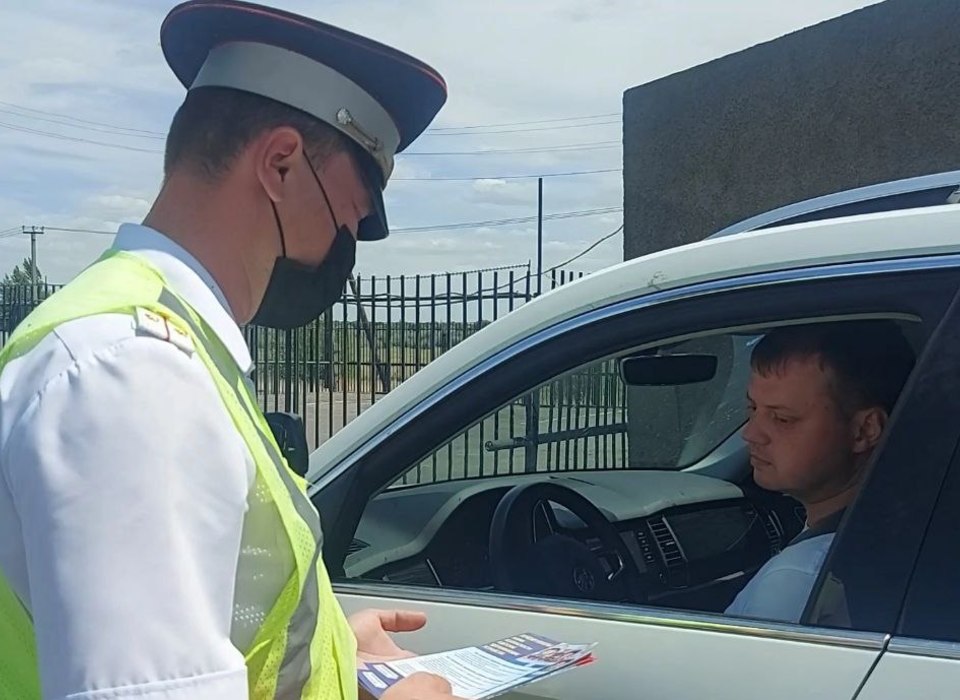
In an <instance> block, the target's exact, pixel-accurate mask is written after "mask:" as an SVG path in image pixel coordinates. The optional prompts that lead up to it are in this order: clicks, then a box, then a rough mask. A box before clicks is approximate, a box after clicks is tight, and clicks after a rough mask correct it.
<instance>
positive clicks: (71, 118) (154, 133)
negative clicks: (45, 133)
mask: <svg viewBox="0 0 960 700" xmlns="http://www.w3.org/2000/svg"><path fill="white" fill-rule="evenodd" d="M0 105H3V106H5V107H12V108H13V109H18V110H20V111H21V112H31V113H33V114H43V115H46V116H50V117H58V118H60V119H67V120H69V121H72V122H77V123H79V124H89V125H90V126H102V127H106V128H108V129H116V130H117V131H129V132H132V133H137V134H143V135H146V136H156V137H160V138H164V137H165V134H163V133H162V132H160V131H150V130H148V129H136V128H133V127H129V126H117V125H116V124H106V123H104V122H95V121H90V120H88V119H80V118H79V117H74V116H72V115H69V114H59V113H57V112H49V111H47V110H43V109H33V108H32V107H23V106H22V105H17V104H13V103H12V102H4V101H2V100H0Z"/></svg>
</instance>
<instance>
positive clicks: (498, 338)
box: [307, 204, 960, 481]
mask: <svg viewBox="0 0 960 700" xmlns="http://www.w3.org/2000/svg"><path fill="white" fill-rule="evenodd" d="M951 253H960V205H954V204H950V205H942V206H936V207H928V208H923V209H910V210H904V211H893V212H881V213H874V214H864V215H859V216H850V217H844V218H838V219H829V220H822V221H813V222H806V223H800V224H791V225H787V226H781V227H777V228H768V229H763V230H759V231H752V232H747V233H740V234H735V235H729V236H724V237H718V238H711V239H707V240H705V241H700V242H697V243H692V244H689V245H685V246H680V247H676V248H670V249H667V250H663V251H659V252H656V253H652V254H650V255H646V256H643V257H640V258H636V259H634V260H629V261H626V262H622V263H619V264H616V265H613V266H611V267H608V268H605V269H603V270H600V271H598V272H594V273H591V274H589V275H586V276H584V277H582V278H580V279H578V280H577V281H575V282H571V283H569V284H566V285H564V286H561V287H558V288H557V289H554V290H552V291H550V292H548V293H545V294H544V295H543V296H541V297H538V298H536V299H534V300H532V301H530V302H529V303H527V304H524V305H523V306H521V307H519V308H517V309H515V310H514V311H511V312H510V313H509V314H507V315H505V316H503V317H501V318H500V319H498V320H497V321H494V322H493V323H491V324H490V325H488V326H486V327H485V328H483V329H482V330H480V331H478V332H477V333H475V334H473V335H471V336H470V337H468V338H466V339H465V340H464V341H463V342H461V343H459V344H457V345H455V346H454V347H453V348H451V349H450V350H448V351H447V352H445V353H444V354H443V355H441V356H440V357H438V358H437V359H435V360H433V361H432V362H431V363H429V364H428V365H427V366H426V367H424V368H423V369H421V370H420V371H419V372H418V373H417V374H415V375H414V376H412V377H410V378H409V379H407V380H406V381H405V382H403V383H402V384H400V385H399V386H398V387H396V388H395V389H393V390H392V391H390V392H389V393H388V394H387V395H386V396H384V397H383V398H381V399H379V400H378V401H377V402H376V403H374V404H373V405H372V406H371V407H370V408H368V409H366V410H365V411H364V412H363V413H362V414H361V415H360V416H358V417H357V418H356V419H354V420H352V421H351V422H350V423H348V424H347V425H346V426H345V427H344V428H343V429H341V430H340V431H338V432H337V433H335V434H334V435H333V436H332V437H331V438H330V439H328V440H327V441H326V442H324V443H323V444H322V445H321V446H320V447H319V448H318V449H317V450H315V451H314V452H313V454H312V455H311V457H310V469H309V471H308V476H307V478H308V481H313V480H315V479H316V478H317V477H319V476H320V475H321V474H322V473H324V472H325V471H326V470H327V468H328V467H330V466H332V465H334V464H337V463H339V462H340V461H341V460H342V459H343V458H345V457H346V456H347V455H348V454H349V453H350V452H352V451H353V450H354V449H356V448H358V447H360V446H361V445H362V444H363V443H365V442H366V441H367V440H369V439H370V438H372V437H374V436H375V435H377V434H378V433H379V432H380V431H382V430H383V429H385V428H386V427H387V426H388V425H389V424H390V423H391V422H392V421H393V420H394V419H395V418H396V417H397V416H398V415H400V414H401V413H403V412H405V411H406V410H408V409H410V408H412V407H413V406H415V405H416V404H417V403H419V401H420V400H421V398H422V397H426V396H428V395H430V394H432V393H434V392H435V391H437V390H439V389H440V388H441V387H443V386H444V385H446V384H447V383H448V382H450V381H451V380H452V379H454V378H455V377H456V376H458V375H460V374H462V373H463V372H466V371H468V370H469V369H471V368H472V367H475V366H476V365H478V364H480V363H481V362H483V361H484V360H486V359H488V358H489V357H491V356H492V355H494V354H496V353H497V352H499V351H501V350H503V349H504V348H507V347H509V346H511V345H513V344H515V343H516V342H518V341H520V340H522V339H523V338H525V337H527V336H530V335H533V334H535V333H537V332H538V331H541V330H543V329H545V328H548V327H550V326H553V325H555V324H557V323H560V322H562V321H564V320H567V319H570V318H573V317H575V316H578V315H580V314H582V313H585V312H588V311H591V310H594V309H598V308H601V307H604V306H608V305H611V304H615V303H617V302H620V301H624V300H626V299H630V298H635V297H639V296H644V295H648V294H652V293H655V292H658V291H663V290H668V289H677V288H680V287H685V286H689V285H692V284H698V283H703V282H711V281H719V280H723V279H729V278H733V277H740V276H743V275H747V274H759V273H764V272H775V271H784V270H791V269H798V268H803V267H810V266H814V265H828V264H841V263H856V262H870V261H881V260H893V259H897V258H907V257H917V256H928V255H946V254H951Z"/></svg>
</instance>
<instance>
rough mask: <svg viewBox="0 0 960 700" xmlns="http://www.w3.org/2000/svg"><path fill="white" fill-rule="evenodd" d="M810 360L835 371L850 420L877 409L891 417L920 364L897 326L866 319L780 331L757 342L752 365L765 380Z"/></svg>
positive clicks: (837, 393) (838, 396) (838, 397)
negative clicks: (790, 364) (791, 364)
mask: <svg viewBox="0 0 960 700" xmlns="http://www.w3.org/2000/svg"><path fill="white" fill-rule="evenodd" d="M810 358H819V361H820V366H821V368H823V369H824V370H826V369H829V370H831V374H832V382H831V384H832V387H831V388H832V393H833V395H834V400H835V402H836V403H837V405H838V407H839V408H840V410H841V412H843V413H844V414H845V415H851V414H852V413H854V412H855V411H859V410H862V409H864V408H874V407H879V408H882V409H884V410H885V411H886V412H887V413H888V414H889V413H891V412H892V411H893V407H894V405H895V404H896V402H897V398H898V397H899V396H900V392H901V391H902V390H903V386H904V384H906V382H907V378H908V377H909V376H910V372H911V371H912V370H913V365H914V362H915V361H916V357H915V355H914V352H913V348H912V347H911V346H910V343H909V342H908V341H907V339H906V337H905V336H904V335H903V332H902V331H901V330H900V328H899V326H897V324H896V323H894V322H893V321H887V320H864V321H847V322H831V323H818V324H806V325H796V326H783V327H781V328H776V329H774V330H772V331H770V332H769V333H767V334H766V335H765V336H764V337H763V339H762V340H760V342H759V343H757V345H756V347H755V348H754V350H753V355H752V357H751V361H750V364H751V366H752V368H753V370H754V371H755V372H757V373H759V374H761V375H764V376H766V375H769V374H771V373H776V372H780V371H783V369H784V367H785V366H786V364H787V363H788V362H789V361H790V360H797V359H810Z"/></svg>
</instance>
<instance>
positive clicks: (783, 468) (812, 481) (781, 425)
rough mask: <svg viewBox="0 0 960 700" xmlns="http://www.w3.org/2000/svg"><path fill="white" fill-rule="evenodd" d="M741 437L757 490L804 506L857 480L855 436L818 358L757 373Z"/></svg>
mask: <svg viewBox="0 0 960 700" xmlns="http://www.w3.org/2000/svg"><path fill="white" fill-rule="evenodd" d="M747 404H748V413H749V417H748V420H747V424H746V426H745V427H744V429H743V438H744V440H745V441H746V442H747V445H748V447H749V451H750V465H751V466H752V467H753V476H754V480H755V481H756V483H757V485H759V486H761V487H763V488H766V489H769V490H771V491H779V492H781V493H786V494H789V495H791V496H794V497H795V498H797V499H798V500H800V501H801V502H805V503H807V502H812V501H816V500H818V499H819V498H823V497H829V496H830V495H833V493H834V492H839V491H841V490H843V489H845V488H847V487H849V485H850V483H851V481H852V480H854V479H855V478H856V476H857V471H858V461H857V459H856V454H855V449H854V442H855V434H856V431H855V429H854V427H853V426H852V421H851V420H850V419H848V418H846V417H845V416H844V414H843V412H842V411H841V410H840V407H839V406H838V405H837V402H836V400H835V398H834V395H833V391H832V387H831V370H830V369H829V368H826V369H825V368H823V367H822V366H821V363H820V359H819V357H809V358H796V359H788V360H787V361H786V362H785V363H784V364H783V365H781V366H779V367H776V368H774V369H771V370H770V371H769V372H767V373H760V372H757V371H754V372H753V373H752V375H751V378H750V384H749V387H748V390H747Z"/></svg>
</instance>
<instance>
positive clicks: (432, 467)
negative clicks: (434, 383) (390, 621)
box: [392, 333, 757, 488]
mask: <svg viewBox="0 0 960 700" xmlns="http://www.w3.org/2000/svg"><path fill="white" fill-rule="evenodd" d="M756 340H757V336H756V335H755V334H751V333H742V334H739V333H738V334H719V335H711V336H705V337H699V338H693V339H685V340H681V341H679V342H673V343H670V344H668V345H662V346H659V347H655V348H639V349H637V350H635V351H632V352H629V353H622V354H620V355H618V356H616V357H611V358H605V359H602V360H599V361H595V362H590V363H586V364H584V365H582V366H580V367H577V368H575V369H574V370H572V371H569V372H566V373H564V374H562V375H560V376H557V377H555V378H553V379H551V380H549V381H547V382H544V383H542V384H540V385H539V386H537V387H536V388H534V389H533V390H531V391H528V392H525V393H523V394H519V395H517V396H515V397H513V398H512V399H511V400H510V401H508V402H506V403H505V404H503V405H501V406H500V407H499V408H497V409H496V410H494V411H492V412H490V413H488V414H487V415H485V416H484V417H483V418H481V419H479V420H477V421H475V422H474V423H473V424H471V425H470V426H469V427H467V428H466V429H465V430H462V431H461V432H459V433H457V434H456V435H455V436H453V437H452V438H449V439H447V440H446V441H444V442H443V443H442V444H441V445H440V446H439V447H437V448H435V449H433V450H431V451H430V452H429V453H427V454H426V455H425V456H424V457H423V458H422V459H420V460H419V461H418V462H416V463H415V464H414V465H413V466H412V467H411V468H410V469H408V470H407V471H406V472H404V473H403V474H402V475H401V476H400V478H398V479H397V480H396V481H395V482H394V483H393V485H392V488H397V487H403V486H411V485H419V484H427V483H436V482H443V481H454V480H459V479H476V478H485V477H495V476H504V475H509V474H529V473H551V472H568V471H576V470H626V469H663V470H679V469H684V468H687V467H690V466H692V465H696V463H697V462H699V461H700V460H702V459H704V457H706V456H707V455H709V454H710V453H711V452H712V451H713V450H715V449H716V448H717V446H718V445H720V444H721V443H723V442H724V441H725V440H726V439H728V438H729V437H730V436H731V435H732V434H733V433H734V432H735V431H736V430H737V428H738V427H739V426H740V425H741V424H742V423H743V419H744V415H745V414H744V392H745V387H746V382H747V378H748V376H749V371H750V349H751V347H752V345H753V343H755V342H756ZM650 358H654V359H659V358H662V359H665V360H667V362H654V363H649V362H644V361H645V360H648V359H650ZM677 358H682V359H687V360H689V359H698V358H699V359H703V360H709V361H710V366H711V367H712V369H713V371H712V373H711V374H710V376H705V375H703V374H697V371H698V368H697V367H696V366H692V365H691V364H690V363H689V362H687V363H680V364H678V363H672V362H670V360H672V359H677ZM631 362H633V363H638V362H639V363H640V364H641V366H642V367H643V371H642V377H639V378H638V377H633V378H632V381H633V382H637V381H638V379H639V381H640V382H642V383H632V384H630V383H628V382H629V381H631V377H630V372H629V371H625V369H627V368H628V367H630V363H631ZM701 364H702V363H701ZM691 372H692V374H691ZM635 374H636V373H635ZM625 379H626V381H625Z"/></svg>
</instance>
